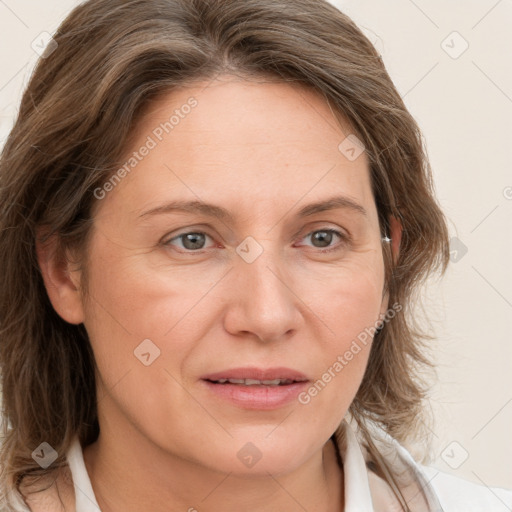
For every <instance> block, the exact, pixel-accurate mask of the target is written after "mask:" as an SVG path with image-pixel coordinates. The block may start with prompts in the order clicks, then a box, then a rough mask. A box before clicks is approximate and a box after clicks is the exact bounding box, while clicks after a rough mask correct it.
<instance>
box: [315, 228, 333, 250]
mask: <svg viewBox="0 0 512 512" xmlns="http://www.w3.org/2000/svg"><path fill="white" fill-rule="evenodd" d="M313 240H314V241H319V242H320V243H321V244H324V245H320V246H317V247H328V246H329V245H330V243H331V241H332V233H330V232H329V231H317V232H316V233H315V234H314V235H313Z"/></svg>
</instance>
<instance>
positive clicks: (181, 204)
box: [139, 196, 368, 224]
mask: <svg viewBox="0 0 512 512" xmlns="http://www.w3.org/2000/svg"><path fill="white" fill-rule="evenodd" d="M336 209H343V210H349V211H351V212H354V213H357V214H359V215H362V216H364V217H367V216H368V214H367V212H366V210H365V209H364V207H363V206H361V205H360V204H359V203H357V202H355V201H354V200H353V199H350V198H349V197H345V196H334V197H331V198H328V199H326V200H324V201H319V202H316V203H312V204H308V205H307V206H304V207H303V208H301V209H300V210H299V211H298V212H297V217H309V216H311V215H315V214H316V213H322V212H326V211H329V210H336ZM173 212H189V213H201V214H203V215H207V216H209V217H215V218H218V219H220V220H222V221H226V222H231V223H232V224H233V223H234V220H235V219H234V216H233V214H232V213H231V212H229V210H226V209H225V208H223V207H222V206H218V205H215V204H209V203H203V202H202V201H172V202H169V203H166V204H163V205H161V206H157V207H155V208H151V209H150V210H147V211H145V212H143V213H142V214H141V215H139V218H143V217H147V216H153V215H159V214H165V213H173Z"/></svg>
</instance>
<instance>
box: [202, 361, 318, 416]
mask: <svg viewBox="0 0 512 512" xmlns="http://www.w3.org/2000/svg"><path fill="white" fill-rule="evenodd" d="M230 379H232V380H245V379H249V380H258V381H274V380H277V379H279V380H281V381H285V382H282V383H280V384H278V385H276V384H273V385H270V384H254V383H253V384H251V385H247V384H245V383H244V384H242V383H238V384H235V383H230V382H222V383H220V382H218V381H224V380H230ZM201 381H202V382H203V383H204V384H205V386H206V387H207V389H208V390H209V391H210V392H211V393H213V394H214V395H215V396H216V397H218V398H221V399H223V400H227V401H229V402H231V403H232V404H234V405H236V406H238V407H241V408H244V409H257V410H270V409H276V408H279V407H283V406H284V405H287V404H289V403H290V402H293V401H294V400H295V399H296V398H297V395H298V394H299V393H300V392H301V391H303V390H304V389H305V388H306V387H307V386H308V383H309V379H308V378H307V377H306V376H305V375H304V374H303V373H301V372H298V371H296V370H292V369H290V368H283V367H280V368H267V369H262V368H232V369H229V370H223V371H220V372H215V373H211V374H208V375H205V376H203V377H201Z"/></svg>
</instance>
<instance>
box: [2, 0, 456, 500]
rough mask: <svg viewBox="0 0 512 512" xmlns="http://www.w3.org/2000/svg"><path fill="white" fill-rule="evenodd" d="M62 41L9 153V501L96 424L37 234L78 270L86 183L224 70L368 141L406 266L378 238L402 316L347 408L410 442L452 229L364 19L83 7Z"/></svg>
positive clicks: (377, 348) (225, 2) (221, 6)
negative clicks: (427, 294)
mask: <svg viewBox="0 0 512 512" xmlns="http://www.w3.org/2000/svg"><path fill="white" fill-rule="evenodd" d="M54 40H55V43H56V45H57V46H56V47H55V45H52V46H50V47H49V48H51V50H53V51H50V50H48V52H47V54H46V55H44V56H43V58H42V59H40V61H39V62H38V64H37V66H36V68H35V71H34V73H33V74H32V76H31V78H30V81H29V83H28V86H27V88H26V90H25V91H24V94H23V97H22V101H21V105H20V109H19V114H18V116H17V119H16V121H15V124H14V127H13V128H12V131H11V132H10V134H9V137H8V139H7V141H6V143H5V146H4V148H3V151H2V154H1V157H0V233H1V237H0V254H1V255H2V262H1V265H0V371H1V386H2V391H3V396H2V414H3V418H4V423H3V430H2V449H1V453H0V466H1V468H0V469H1V473H0V489H1V495H2V497H3V499H4V500H5V501H6V502H8V497H7V496H8V495H9V492H11V491H18V492H21V491H20V485H21V483H22V480H24V478H25V477H32V476H34V477H37V476H38V475H49V474H51V473H52V472H53V471H56V470H57V469H59V468H61V467H63V466H64V464H65V463H66V461H65V454H66V453H67V451H68V449H69V447H70V444H71V442H72V440H73V438H74V436H75V435H78V437H79V440H80V442H81V444H82V446H84V447H85V446H86V445H88V444H90V443H92V442H94V441H95V440H96V438H97V436H98V433H99V424H98V417H97V407H96V389H95V361H94V357H93V353H92V349H91V346H90V342H89V340H88V337H87V333H86V331H85V328H84V326H83V325H82V324H80V325H71V324H69V323H66V322H65V321H64V320H63V319H62V318H60V317H59V315H58V314H57V313H56V312H55V310H54V309H53V307H52V305H51V303H50V300H49V298H48V295H47V292H46V289H45V286H44V283H43V279H42V274H41V270H40V268H39V265H38V261H37V257H36V238H37V236H38V233H39V232H40V231H39V229H40V228H42V227H43V228H45V229H46V231H45V237H43V238H41V239H40V242H41V243H44V242H45V241H46V240H47V239H49V237H51V236H56V237H57V239H58V242H59V247H58V251H59V255H61V256H62V257H64V255H65V254H66V251H67V250H73V251H74V254H76V255H77V257H78V259H77V261H78V263H79V265H80V266H81V269H82V270H83V272H84V274H85V275H86V272H87V254H88V252H87V251H88V242H89V238H90V237H89V235H90V233H91V225H92V218H93V207H94V205H95V203H96V202H97V199H96V198H95V196H94V190H95V189H97V188H98V187H101V186H102V185H103V184H104V183H105V182H106V181H107V180H108V179H109V178H110V177H111V176H112V175H113V172H114V171H115V170H116V169H118V164H119V159H120V158H121V156H122V154H123V151H124V150H125V149H126V145H127V143H128V142H129V140H130V134H131V133H133V130H134V127H135V126H136V124H137V122H138V120H140V119H141V116H142V115H143V114H144V112H145V107H146V106H147V104H148V102H149V101H150V100H154V99H155V98H157V97H158V96H159V95H160V94H164V93H166V92H169V91H171V90H172V89H173V88H176V87H180V86H183V85H187V84H190V83H192V82H194V81H198V80H205V79H212V78H214V77H215V76H217V75H220V74H223V73H226V74H238V75H240V76H244V77H248V78H252V79H254V80H256V79H258V78H261V77H267V78H268V77H273V78H274V79H276V80H278V81H282V82H296V83H300V84H302V85H304V86H306V87H310V88H312V89H313V90H315V91H316V92H317V93H318V94H320V95H322V97H324V98H325V100H326V101H327V102H328V104H329V105H330V106H331V109H332V110H333V113H334V114H335V115H336V116H339V118H340V120H344V122H348V123H349V124H350V126H351V129H353V131H354V133H355V134H357V137H358V138H359V139H360V140H361V141H362V142H363V143H364V145H365V148H366V154H367V156H368V161H369V165H370V175H371V184H372V191H373V195H374V199H375V202H376V206H377V211H378V215H379V223H380V229H381V232H382V235H383V236H384V235H385V234H388V233H389V228H390V219H391V218H392V217H394V218H395V219H398V221H399V222H400V224H401V225H402V229H403V232H402V239H401V245H400V253H399V256H398V258H397V260H396V261H394V260H393V258H392V256H391V249H390V248H389V244H385V247H384V264H385V287H386V290H387V291H388V292H389V303H390V304H394V303H397V304H400V305H401V306H402V307H403V309H402V311H401V312H400V313H399V314H396V316H395V318H394V319H393V320H392V321H390V322H386V323H385V324H384V325H383V327H382V328H381V329H379V330H378V331H377V332H376V334H375V337H374V342H373V345H372V349H371V353H370V356H369V362H368V366H367V369H366V372H365V375H364V377H363V381H362V383H361V386H360V388H359V390H358V392H357V395H356V397H355V399H354V401H353V403H352V404H351V406H350V409H349V412H350V414H351V416H352V417H353V418H354V419H355V420H356V421H357V424H358V425H359V427H360V428H361V432H362V433H363V436H364V437H365V438H366V439H367V444H368V446H369V447H370V451H371V452H372V454H373V455H374V457H375V458H376V459H378V458H379V454H378V453H377V449H376V447H375V445H373V443H372V439H371V437H372V436H371V432H370V430H371V429H370V427H371V425H378V426H379V428H381V429H383V430H384V431H385V432H387V433H388V434H389V435H390V436H392V437H393V438H394V439H396V440H398V441H400V442H404V443H405V442H406V441H408V440H409V439H414V438H415V436H417V435H418V431H419V430H418V429H419V427H420V426H421V422H422V421H423V418H424V412H425V406H424V405H425V404H424V401H425V398H426V396H427V386H426V384H425V382H424V380H422V375H423V369H424V368H426V369H428V368H431V367H432V366H433V365H432V363H431V361H430V357H429V356H428V355H427V354H428V343H427V340H429V339H431V336H430V335H429V334H427V333H426V332H423V331H422V330H421V329H420V328H419V327H418V325H417V324H416V323H415V319H414V315H413V305H414V304H415V302H416V299H417V298H418V293H417V292H418V290H419V286H420V284H421V283H423V282H424V281H425V278H426V277H427V276H429V275H430V274H433V273H435V272H436V271H440V273H441V274H442V273H444V272H445V270H446V267H447V264H448V261H449V249H448V247H449V242H448V230H447V226H446V220H445V217H444V215H443V213H442V211H441V209H440V207H439V205H438V203H437V201H436V198H435V195H434V187H433V182H432V175H431V169H430V166H429V162H428V158H427V152H426V148H425V146H424V143H423V138H422V134H421V133H420V130H419V127H418V125H417V123H416V122H415V120H414V119H413V117H412V116H411V114H410V113H409V112H408V110H407V108H406V106H405V105H404V102H403V101H402V98H401V97H400V95H399V93H398V92H397V90H396V88H395V86H394V85H393V82H392V80H391V79H390V77H389V75H388V73H387V71H386V69H385V67H384V64H383V62H382V58H381V57H380V55H379V54H378V52H377V51H376V49H375V48H374V46H373V45H372V44H371V42H370V41H369V40H368V39H367V37H366V36H365V35H364V34H363V32H362V31H361V30H360V29H359V28H358V27H357V26H356V25H355V24H354V22H353V21H352V20H351V19H350V18H349V17H348V16H346V15H345V14H343V13H342V12H340V11H339V10H338V9H337V8H336V7H335V6H333V5H332V4H330V3H328V2H327V1H326V0H243V1H242V0H89V1H87V2H85V3H83V4H81V5H79V6H78V7H76V8H75V9H74V10H73V11H72V12H71V13H70V14H69V16H68V17H67V18H66V19H65V20H64V21H63V22H62V24H61V25H60V27H59V28H58V30H57V32H56V33H55V34H54ZM386 246H387V247H386ZM86 283H87V279H85V284H86ZM42 441H46V442H48V443H49V444H50V445H51V446H52V447H53V448H54V449H55V450H56V451H57V453H58V454H59V458H58V459H57V460H56V461H55V463H54V464H52V465H51V466H50V467H49V468H47V469H42V468H41V467H40V466H39V465H38V464H37V463H36V462H35V461H34V460H33V459H32V457H31V453H32V451H33V450H34V448H35V447H37V446H38V445H39V444H40V443H41V442H42ZM382 464H383V470H382V471H381V474H382V475H383V476H384V478H385V479H386V480H388V481H389V479H392V476H389V472H387V471H386V470H385V461H384V462H383V463H382Z"/></svg>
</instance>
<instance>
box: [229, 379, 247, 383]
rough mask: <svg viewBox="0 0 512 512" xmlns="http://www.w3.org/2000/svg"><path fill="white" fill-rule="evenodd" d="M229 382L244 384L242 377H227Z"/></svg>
mask: <svg viewBox="0 0 512 512" xmlns="http://www.w3.org/2000/svg"><path fill="white" fill-rule="evenodd" d="M228 380H229V383H230V384H244V382H245V381H244V379H228Z"/></svg>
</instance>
